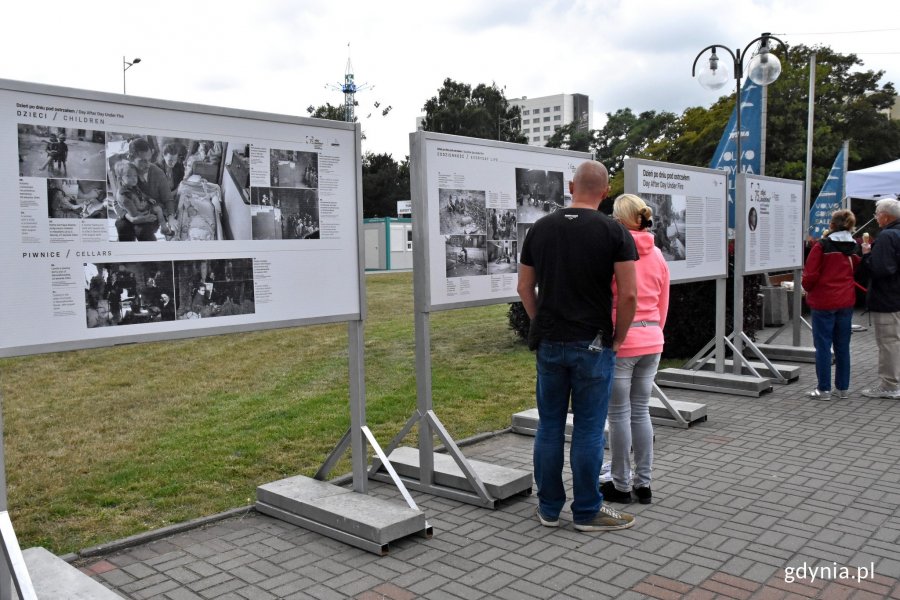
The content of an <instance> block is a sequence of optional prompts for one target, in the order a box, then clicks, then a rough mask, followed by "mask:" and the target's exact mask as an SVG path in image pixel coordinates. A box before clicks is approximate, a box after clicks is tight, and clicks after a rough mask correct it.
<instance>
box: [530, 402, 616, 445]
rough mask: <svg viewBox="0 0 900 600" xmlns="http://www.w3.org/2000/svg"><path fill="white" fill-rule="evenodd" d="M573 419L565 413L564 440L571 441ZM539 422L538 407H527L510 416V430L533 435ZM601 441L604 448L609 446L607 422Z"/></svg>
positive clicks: (572, 416) (570, 414)
mask: <svg viewBox="0 0 900 600" xmlns="http://www.w3.org/2000/svg"><path fill="white" fill-rule="evenodd" d="M573 419H574V415H573V414H572V413H569V414H568V415H566V441H567V442H571V441H572V421H573ZM539 422H540V418H539V417H538V409H536V408H529V409H528V410H523V411H522V412H520V413H516V414H514V415H513V418H512V430H513V431H514V432H516V433H521V434H522V435H530V436H532V437H534V434H536V433H537V428H538V423H539ZM603 434H604V435H603V441H604V444H605V445H606V448H609V422H607V423H606V425H605V427H604V428H603Z"/></svg>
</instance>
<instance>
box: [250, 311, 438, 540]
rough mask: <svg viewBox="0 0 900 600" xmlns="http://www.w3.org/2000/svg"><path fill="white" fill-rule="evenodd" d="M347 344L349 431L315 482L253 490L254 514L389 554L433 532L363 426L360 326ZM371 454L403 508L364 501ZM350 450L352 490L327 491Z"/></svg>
mask: <svg viewBox="0 0 900 600" xmlns="http://www.w3.org/2000/svg"><path fill="white" fill-rule="evenodd" d="M348 330H349V338H350V344H349V346H350V360H349V368H350V428H349V429H348V430H347V432H346V433H345V434H344V435H343V436H342V437H341V439H340V441H339V442H338V443H337V445H336V446H335V448H334V450H332V451H331V453H330V454H329V455H328V456H327V457H326V459H325V462H324V463H323V464H322V466H321V467H320V468H319V470H318V472H317V473H316V475H315V477H314V478H308V477H303V476H295V477H289V478H287V479H282V480H280V481H275V482H272V483H268V484H265V485H261V486H259V487H258V488H257V492H256V498H257V500H256V508H257V510H258V511H259V512H262V513H264V514H268V515H271V516H273V517H276V518H279V519H281V520H283V521H287V522H289V523H293V524H295V525H298V526H300V527H304V528H306V529H310V530H312V531H315V532H317V533H320V534H322V535H325V536H328V537H331V538H333V539H336V540H339V541H342V542H344V543H347V544H350V545H353V546H356V547H358V548H362V549H363V550H367V551H369V552H373V553H375V554H379V555H384V554H386V553H387V552H388V545H389V543H390V542H392V541H394V540H396V539H400V538H402V537H406V536H410V535H413V534H419V535H422V536H424V537H426V538H430V537H431V535H432V528H431V526H430V525H429V524H428V521H427V520H426V519H425V515H424V513H422V512H421V511H420V510H419V508H418V507H417V506H416V503H415V501H414V500H413V498H412V496H411V495H410V494H409V492H408V491H407V489H406V487H405V486H404V484H403V481H402V480H401V478H400V476H399V475H398V474H397V472H396V470H395V469H394V468H393V465H391V463H390V461H389V459H388V457H387V455H385V453H384V451H383V450H382V449H381V447H380V446H379V444H378V441H377V440H376V439H375V436H374V435H373V434H372V432H371V430H370V429H369V428H368V427H367V426H366V425H365V371H364V364H363V324H362V321H352V322H350V323H349V324H348ZM367 443H368V446H369V447H371V448H372V450H373V452H374V453H375V456H376V457H377V459H378V460H379V461H380V462H381V464H382V465H383V466H384V468H385V470H386V472H387V477H388V481H389V482H392V483H393V484H394V485H395V486H396V487H397V489H398V490H399V491H400V493H401V495H402V496H403V499H404V500H405V501H406V507H403V506H398V505H397V504H396V503H394V502H389V501H387V500H384V499H381V498H377V497H375V496H368V495H366V492H367V487H368V477H367V474H366V459H367V453H366V444H367ZM348 448H349V449H350V450H351V453H352V455H351V463H352V465H353V490H352V491H351V490H347V489H345V488H342V487H340V486H336V485H332V484H330V483H328V482H326V481H324V480H325V479H326V477H327V476H328V474H329V473H330V472H331V470H332V469H333V468H334V466H335V465H336V464H337V462H338V461H339V460H340V458H341V456H342V455H343V454H344V453H345V452H346V451H347V449H348Z"/></svg>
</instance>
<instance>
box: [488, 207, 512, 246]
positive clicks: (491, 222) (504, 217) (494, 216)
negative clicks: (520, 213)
mask: <svg viewBox="0 0 900 600" xmlns="http://www.w3.org/2000/svg"><path fill="white" fill-rule="evenodd" d="M487 225H488V239H489V240H511V239H514V238H515V236H516V209H514V208H489V209H488V223H487Z"/></svg>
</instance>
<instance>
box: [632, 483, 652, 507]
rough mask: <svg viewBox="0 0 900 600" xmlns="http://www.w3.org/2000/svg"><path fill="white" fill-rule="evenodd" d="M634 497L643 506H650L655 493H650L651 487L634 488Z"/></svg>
mask: <svg viewBox="0 0 900 600" xmlns="http://www.w3.org/2000/svg"><path fill="white" fill-rule="evenodd" d="M634 495H635V496H637V498H638V502H640V503H641V504H650V501H651V499H652V498H653V493H652V492H650V486H647V487H637V488H634Z"/></svg>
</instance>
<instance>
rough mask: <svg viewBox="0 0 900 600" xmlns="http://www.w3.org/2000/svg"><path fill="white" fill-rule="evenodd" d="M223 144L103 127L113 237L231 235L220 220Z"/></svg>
mask: <svg viewBox="0 0 900 600" xmlns="http://www.w3.org/2000/svg"><path fill="white" fill-rule="evenodd" d="M224 147H225V145H224V144H223V143H222V142H217V141H213V140H192V139H189V138H173V137H166V136H157V135H135V134H130V133H115V132H110V133H108V134H107V136H106V157H107V158H106V163H107V169H108V171H107V175H106V178H107V181H108V187H109V191H110V194H111V195H112V200H113V201H112V204H113V207H114V210H113V211H112V213H111V214H110V215H109V217H110V218H111V219H115V224H116V236H115V238H114V240H113V241H120V242H131V241H147V242H152V241H165V240H168V241H209V240H220V239H233V237H232V236H231V235H230V234H231V232H232V231H233V230H234V228H232V227H230V226H229V223H227V222H223V218H224V211H223V209H222V204H223V197H222V196H223V192H222V187H221V181H222V177H223V167H222V155H223V148H224ZM235 217H240V215H235Z"/></svg>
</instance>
